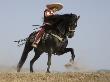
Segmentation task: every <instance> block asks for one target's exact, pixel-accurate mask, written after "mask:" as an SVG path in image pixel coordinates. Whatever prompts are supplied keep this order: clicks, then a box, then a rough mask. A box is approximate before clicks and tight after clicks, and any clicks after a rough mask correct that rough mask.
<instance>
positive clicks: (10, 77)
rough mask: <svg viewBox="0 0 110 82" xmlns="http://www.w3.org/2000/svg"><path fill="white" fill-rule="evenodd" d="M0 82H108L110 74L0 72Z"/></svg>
mask: <svg viewBox="0 0 110 82" xmlns="http://www.w3.org/2000/svg"><path fill="white" fill-rule="evenodd" d="M0 82H110V72H63V73H58V72H57V73H45V72H35V73H27V72H21V73H16V72H0Z"/></svg>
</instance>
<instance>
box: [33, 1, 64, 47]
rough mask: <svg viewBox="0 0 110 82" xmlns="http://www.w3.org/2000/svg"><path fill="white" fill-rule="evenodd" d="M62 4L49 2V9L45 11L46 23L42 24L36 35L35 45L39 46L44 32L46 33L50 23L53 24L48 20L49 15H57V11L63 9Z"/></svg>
mask: <svg viewBox="0 0 110 82" xmlns="http://www.w3.org/2000/svg"><path fill="white" fill-rule="evenodd" d="M62 7H63V6H62V5H61V4H60V3H55V4H48V5H47V9H45V11H44V23H43V26H41V29H40V30H39V31H38V33H37V34H36V36H35V39H34V42H33V44H32V46H33V47H35V48H36V47H37V45H38V43H39V42H40V39H41V38H42V36H43V34H44V33H45V29H46V28H48V26H49V25H51V24H50V23H49V22H48V20H46V18H47V17H49V16H52V15H55V12H56V11H58V10H60V9H62Z"/></svg>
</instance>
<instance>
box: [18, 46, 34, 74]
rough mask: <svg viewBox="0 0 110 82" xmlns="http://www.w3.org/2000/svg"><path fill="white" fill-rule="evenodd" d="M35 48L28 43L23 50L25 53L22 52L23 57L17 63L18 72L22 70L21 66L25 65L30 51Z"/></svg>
mask: <svg viewBox="0 0 110 82" xmlns="http://www.w3.org/2000/svg"><path fill="white" fill-rule="evenodd" d="M32 49H33V47H32V46H31V45H29V44H26V45H25V47H24V50H23V53H22V56H21V59H20V61H19V63H18V65H17V72H20V69H21V67H22V66H23V64H24V62H25V60H26V58H27V56H28V53H29V52H30V51H31V50H32Z"/></svg>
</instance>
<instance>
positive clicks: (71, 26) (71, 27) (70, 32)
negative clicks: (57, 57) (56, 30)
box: [66, 14, 80, 38]
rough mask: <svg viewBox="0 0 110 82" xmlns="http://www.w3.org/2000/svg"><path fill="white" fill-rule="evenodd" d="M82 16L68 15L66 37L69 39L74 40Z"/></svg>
mask: <svg viewBox="0 0 110 82" xmlns="http://www.w3.org/2000/svg"><path fill="white" fill-rule="evenodd" d="M79 18H80V16H77V15H75V14H68V20H67V27H66V35H67V36H68V38H72V37H73V36H74V32H75V28H76V27H77V21H78V19H79Z"/></svg>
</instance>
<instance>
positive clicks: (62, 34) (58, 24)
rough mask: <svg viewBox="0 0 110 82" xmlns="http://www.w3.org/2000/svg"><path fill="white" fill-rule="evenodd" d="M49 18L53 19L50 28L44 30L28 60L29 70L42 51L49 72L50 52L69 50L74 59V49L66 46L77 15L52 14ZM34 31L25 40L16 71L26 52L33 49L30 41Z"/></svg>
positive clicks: (75, 25) (77, 17)
mask: <svg viewBox="0 0 110 82" xmlns="http://www.w3.org/2000/svg"><path fill="white" fill-rule="evenodd" d="M50 19H52V20H53V22H51V27H52V29H47V30H46V32H45V34H44V35H43V37H42V39H41V40H40V42H39V44H38V47H37V48H34V52H35V56H34V58H33V59H32V60H31V61H30V72H33V64H34V62H35V61H36V60H37V59H38V58H39V57H40V55H41V54H42V53H43V52H46V53H48V62H47V65H48V68H47V72H50V71H49V69H50V65H51V56H52V54H54V55H63V54H64V53H67V52H69V51H70V52H71V55H72V56H71V57H72V60H73V61H74V58H75V55H74V50H73V49H72V48H66V47H67V45H68V38H72V37H73V36H74V32H75V28H76V27H77V21H78V19H79V16H77V15H75V14H64V15H56V16H53V17H51V18H50ZM48 20H49V19H48ZM36 33H37V32H33V33H31V34H30V36H29V37H28V38H27V40H26V44H25V47H24V50H23V53H22V56H21V59H20V61H19V63H18V65H17V72H20V69H21V67H22V66H23V64H24V62H25V60H26V58H27V56H28V53H29V52H30V51H31V50H32V49H33V47H32V43H33V41H34V37H35V34H36Z"/></svg>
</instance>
